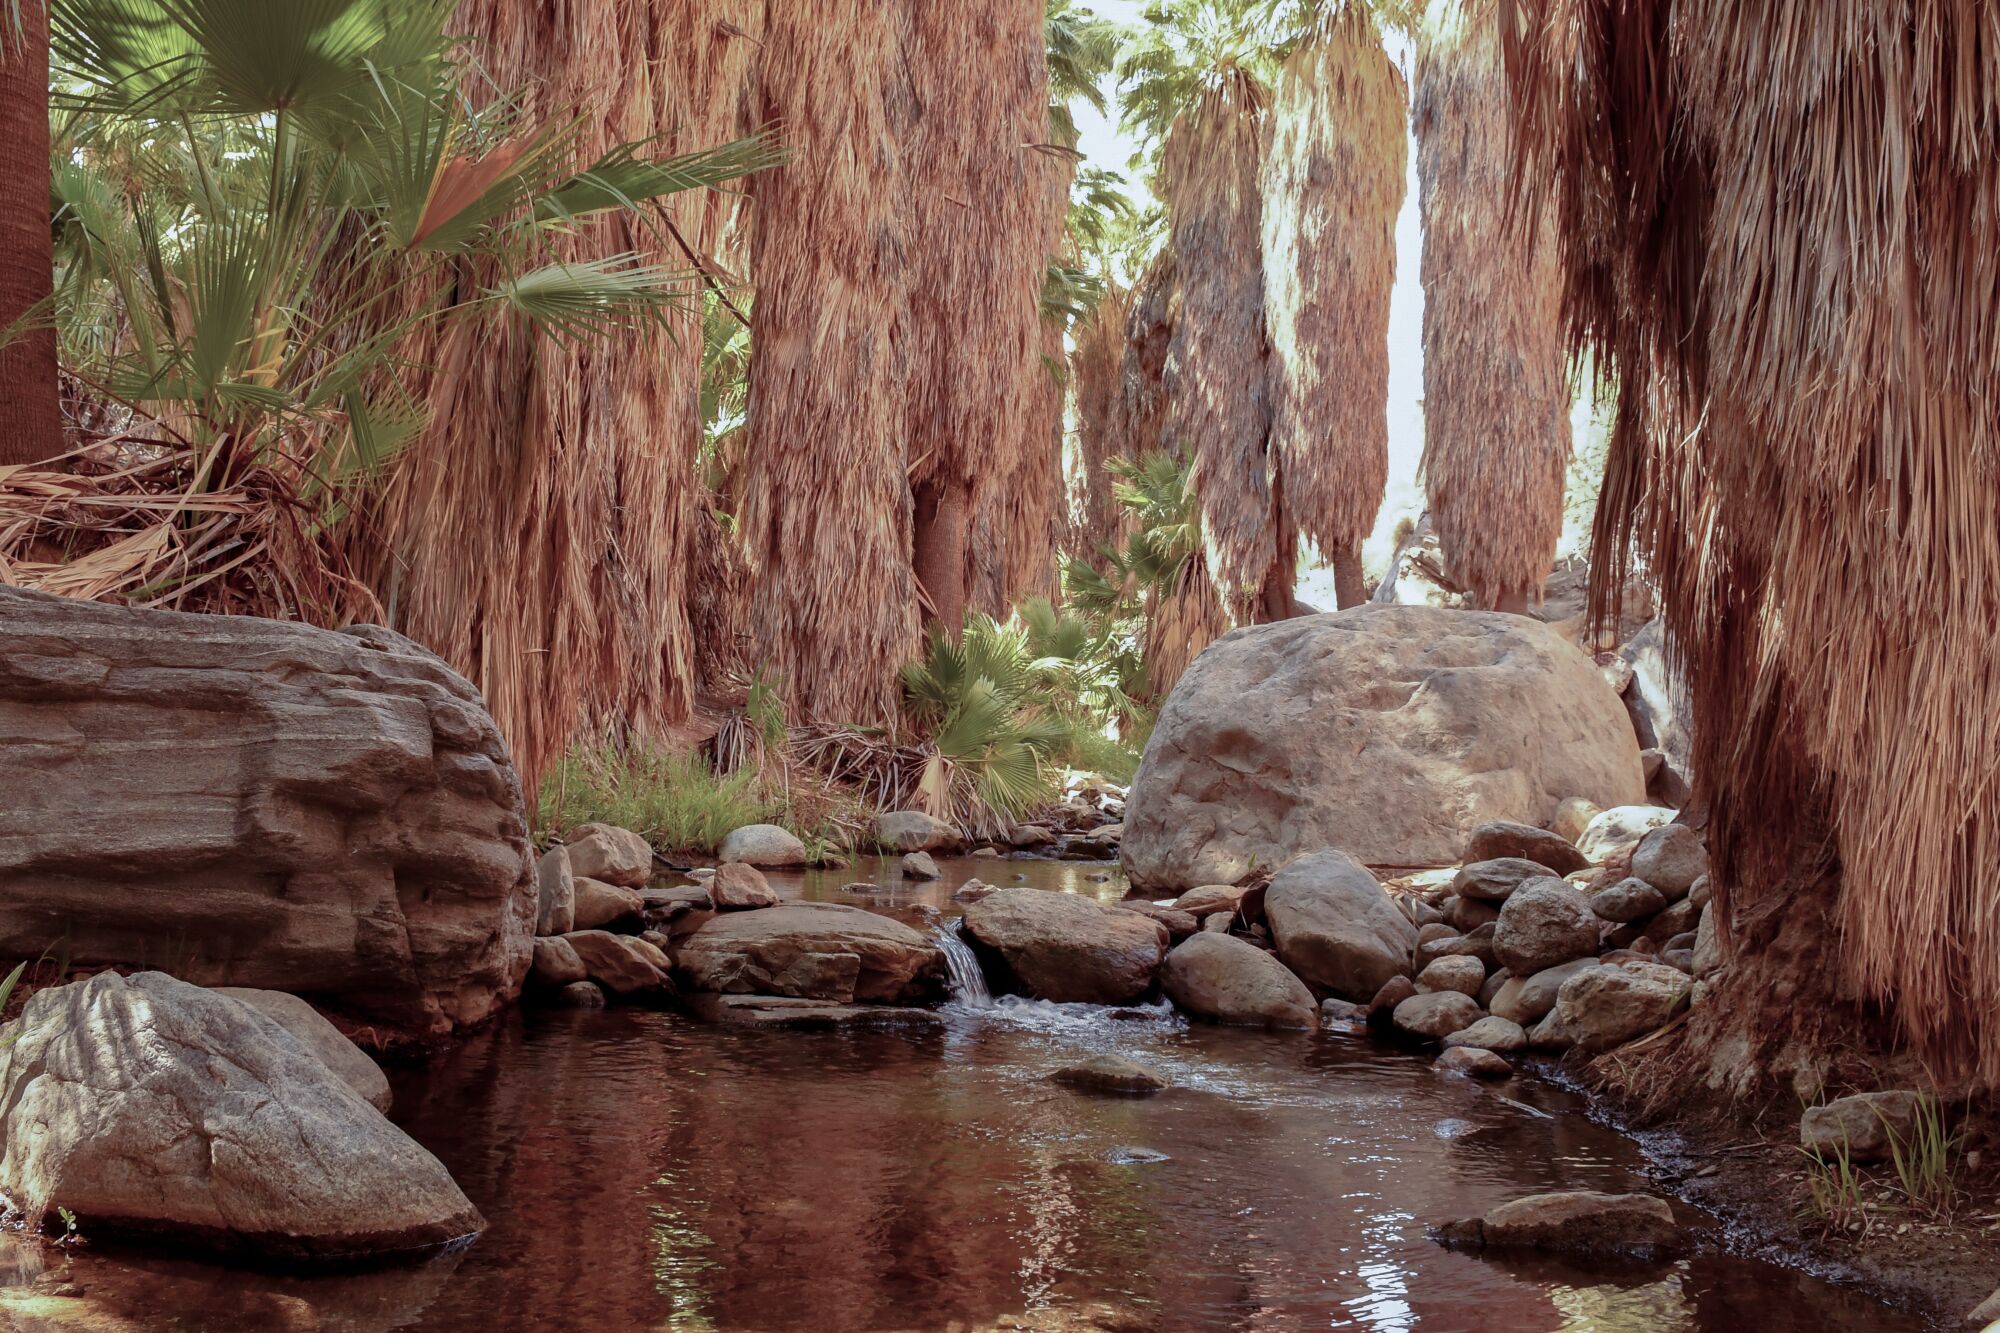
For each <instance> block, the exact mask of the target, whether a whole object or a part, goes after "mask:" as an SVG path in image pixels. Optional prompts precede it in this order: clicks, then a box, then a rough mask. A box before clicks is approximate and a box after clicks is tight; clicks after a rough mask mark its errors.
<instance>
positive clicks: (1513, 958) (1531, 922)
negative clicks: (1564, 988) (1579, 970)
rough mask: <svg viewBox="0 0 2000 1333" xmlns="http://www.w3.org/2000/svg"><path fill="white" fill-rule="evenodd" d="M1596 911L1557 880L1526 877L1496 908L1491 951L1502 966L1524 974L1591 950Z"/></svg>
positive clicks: (1594, 949)
mask: <svg viewBox="0 0 2000 1333" xmlns="http://www.w3.org/2000/svg"><path fill="white" fill-rule="evenodd" d="M1598 935H1599V927H1598V917H1597V915H1596V913H1594V912H1592V911H1591V910H1590V900H1589V899H1587V898H1585V897H1584V896H1583V895H1582V894H1581V893H1579V892H1578V891H1577V890H1576V889H1575V888H1574V887H1573V886H1571V885H1569V884H1566V883H1564V882H1563V881H1562V880H1559V879H1554V878H1547V879H1532V880H1529V881H1528V882H1527V883H1526V884H1523V885H1522V886H1521V887H1520V888H1518V889H1516V890H1515V891H1514V893H1513V894H1512V895H1511V896H1510V897H1509V898H1508V899H1507V901H1506V903H1504V904H1503V905H1502V906H1501V908H1500V928H1499V930H1498V931H1497V932H1495V934H1494V936H1493V954H1494V957H1495V958H1497V959H1498V960H1499V962H1500V964H1501V966H1503V967H1505V968H1506V969H1507V970H1508V971H1510V972H1513V973H1515V974H1517V975H1523V976H1530V975H1533V974H1534V973H1536V972H1540V971H1543V970H1544V969H1546V968H1551V967H1554V966H1556V965H1557V964H1559V963H1567V962H1569V961H1571V960H1572V959H1576V958H1582V957H1585V956H1595V955H1596V953H1597V946H1598Z"/></svg>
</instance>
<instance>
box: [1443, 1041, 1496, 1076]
mask: <svg viewBox="0 0 2000 1333" xmlns="http://www.w3.org/2000/svg"><path fill="white" fill-rule="evenodd" d="M1431 1063H1432V1064H1434V1065H1435V1066H1436V1067H1437V1068H1438V1069H1440V1070H1441V1071H1443V1072H1444V1073H1447V1074H1464V1075H1466V1076H1467V1077H1469V1078H1510V1077H1512V1076H1513V1073H1514V1066H1512V1065H1510V1064H1508V1063H1507V1061H1506V1060H1505V1059H1503V1058H1502V1057H1501V1056H1499V1055H1496V1054H1494V1053H1493V1052H1492V1051H1489V1050H1486V1049H1485V1048H1483V1047H1479V1046H1450V1047H1447V1048H1446V1049H1445V1052H1444V1054H1442V1055H1440V1056H1439V1057H1438V1058H1437V1059H1436V1060H1434V1061H1432V1062H1431Z"/></svg>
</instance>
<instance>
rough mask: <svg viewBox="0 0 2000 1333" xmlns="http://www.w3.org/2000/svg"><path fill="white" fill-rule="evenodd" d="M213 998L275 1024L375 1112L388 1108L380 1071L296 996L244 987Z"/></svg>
mask: <svg viewBox="0 0 2000 1333" xmlns="http://www.w3.org/2000/svg"><path fill="white" fill-rule="evenodd" d="M215 994H217V995H227V996H228V997H229V998H230V999H232V1000H235V1001H237V1002H238V1003H241V1004H247V1005H249V1006H250V1007H251V1008H252V1009H255V1010H257V1012H259V1013H261V1014H263V1015H264V1017H266V1018H268V1019H270V1020H271V1021H272V1022H274V1023H276V1024H277V1025H278V1026H279V1027H281V1028H283V1029H284V1030H285V1031H287V1032H289V1033H291V1034H292V1035H293V1036H294V1037H297V1038H298V1039H299V1044H300V1045H301V1046H304V1047H305V1048H306V1049H307V1050H309V1051H311V1052H312V1053H313V1054H314V1055H316V1056H318V1057H319V1061H320V1063H321V1064H323V1065H325V1066H326V1067H327V1068H328V1069H331V1070H332V1071H333V1072H334V1073H336V1074H338V1075H339V1076H340V1080H341V1082H343V1083H345V1084H346V1085H347V1086H348V1087H350V1088H352V1089H354V1090H355V1091H356V1092H357V1093H359V1094H360V1095H361V1100H362V1101H364V1102H367V1103H368V1104H369V1105H370V1106H372V1107H374V1108H375V1109H376V1110H378V1111H387V1110H388V1109H389V1105H390V1096H389V1078H388V1075H386V1074H384V1073H383V1072H382V1067H381V1066H380V1065H378V1064H376V1063H375V1062H374V1061H373V1060H370V1059H369V1058H368V1057H367V1055H366V1054H364V1053H363V1052H362V1050H361V1048H360V1047H359V1046H356V1045H355V1044H354V1043H353V1042H351V1041H349V1040H348V1039H347V1037H346V1035H345V1034H343V1033H342V1032H341V1030H340V1029H339V1028H337V1027H335V1026H334V1025H333V1024H332V1023H329V1022H328V1021H327V1020H326V1016H325V1015H324V1014H322V1013H320V1011H319V1010H317V1009H315V1008H313V1007H312V1006H311V1005H309V1004H307V1003H306V1002H305V1001H304V1000H301V999H300V998H299V997H298V996H296V995H287V994H286V993H285V992H284V991H280V990H254V989H252V988H250V987H247V986H218V987H217V988H216V989H215Z"/></svg>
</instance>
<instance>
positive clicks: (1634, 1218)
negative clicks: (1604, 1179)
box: [1432, 1190, 1680, 1258]
mask: <svg viewBox="0 0 2000 1333" xmlns="http://www.w3.org/2000/svg"><path fill="white" fill-rule="evenodd" d="M1432 1234H1433V1235H1434V1236H1435V1237H1436V1238H1437V1239H1438V1240H1439V1241H1440V1242H1442V1243H1443V1244H1446V1245H1450V1246H1454V1247H1460V1248H1465V1249H1474V1250H1478V1249H1496V1250H1499V1249H1519V1250H1541V1251H1545V1252H1548V1253H1554V1254H1571V1255H1586V1256H1589V1255H1596V1256H1603V1257H1618V1258H1658V1257H1663V1256H1666V1255H1669V1254H1671V1253H1673V1252H1674V1251H1675V1250H1676V1249H1678V1248H1679V1245H1680V1228H1679V1226H1678V1225H1676V1224H1675V1222H1674V1210H1673V1209H1672V1208H1670V1207H1668V1206H1667V1202H1666V1200H1664V1199H1656V1198H1654V1197H1653V1196H1651V1195H1649V1194H1603V1193H1599V1192H1597V1191H1595V1190H1565V1191H1562V1192H1559V1193H1553V1194H1534V1195H1530V1196H1529V1197H1527V1198H1525V1199H1515V1200H1513V1201H1511V1202H1509V1203H1503V1204H1501V1205H1500V1206H1499V1207H1498V1208H1495V1209H1492V1210H1491V1211H1490V1212H1488V1213H1487V1214H1486V1215H1485V1216H1484V1217H1475V1218H1468V1219H1466V1220H1465V1221H1462V1222H1450V1223H1447V1224H1445V1225H1444V1226H1442V1227H1439V1228H1438V1229H1437V1230H1436V1231H1435V1232H1433V1233H1432Z"/></svg>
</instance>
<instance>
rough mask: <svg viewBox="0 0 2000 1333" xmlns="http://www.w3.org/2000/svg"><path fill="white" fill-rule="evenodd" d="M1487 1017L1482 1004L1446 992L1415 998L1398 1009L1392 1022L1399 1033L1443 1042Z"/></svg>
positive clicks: (1397, 1007)
mask: <svg viewBox="0 0 2000 1333" xmlns="http://www.w3.org/2000/svg"><path fill="white" fill-rule="evenodd" d="M1485 1016H1486V1015H1485V1013H1484V1012H1483V1011H1482V1010H1481V1009H1480V1007H1479V1002H1478V1001H1476V1000H1474V999H1473V998H1472V997H1471V996H1470V995H1461V994H1460V993H1459V992H1457V991H1449V990H1447V991H1432V992H1431V993H1430V994H1428V995H1412V996H1411V997H1410V998H1409V999H1407V1000H1405V1001H1403V1002H1402V1003H1401V1004H1399V1005H1397V1006H1396V1012H1395V1014H1394V1015H1393V1017H1392V1019H1391V1021H1392V1022H1393V1023H1395V1025H1396V1030H1397V1031H1398V1032H1404V1033H1408V1034H1409V1035H1410V1036H1413V1037H1428V1038H1430V1039H1431V1040H1432V1041H1442V1040H1444V1039H1445V1038H1446V1037H1449V1036H1450V1035H1451V1034H1452V1033H1454V1032H1462V1031H1464V1030H1465V1029H1466V1028H1469V1027H1471V1026H1472V1025H1473V1024H1474V1023H1477V1022H1478V1021H1479V1020H1480V1019H1482V1018H1484V1017H1485Z"/></svg>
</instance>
